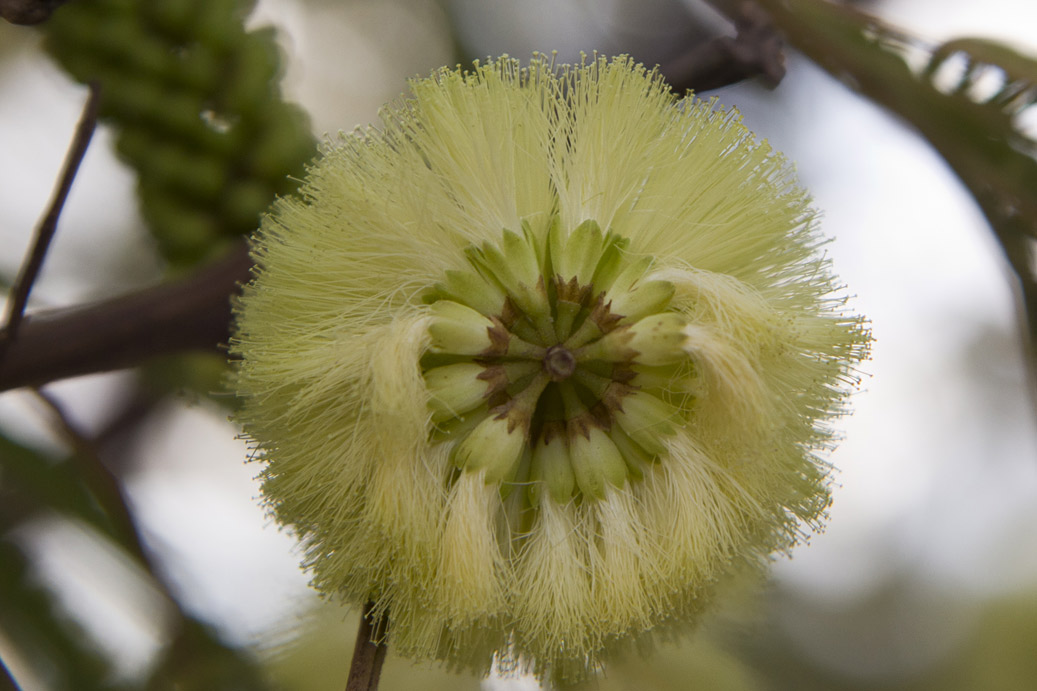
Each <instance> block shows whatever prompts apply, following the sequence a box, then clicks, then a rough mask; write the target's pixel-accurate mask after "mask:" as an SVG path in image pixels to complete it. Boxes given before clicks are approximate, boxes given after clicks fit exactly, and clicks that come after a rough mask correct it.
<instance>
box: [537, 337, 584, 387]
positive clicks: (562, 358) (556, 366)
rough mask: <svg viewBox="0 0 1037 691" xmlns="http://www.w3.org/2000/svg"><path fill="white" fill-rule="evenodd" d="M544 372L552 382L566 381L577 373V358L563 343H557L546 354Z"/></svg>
mask: <svg viewBox="0 0 1037 691" xmlns="http://www.w3.org/2000/svg"><path fill="white" fill-rule="evenodd" d="M544 371H545V372H547V375H548V376H549V377H551V381H564V380H566V379H568V378H569V377H571V376H572V374H573V372H575V371H576V358H575V357H574V356H573V354H572V353H571V352H570V351H569V350H567V349H566V347H565V346H563V345H562V344H561V343H556V344H555V345H553V346H551V347H550V348H548V349H547V352H546V353H544Z"/></svg>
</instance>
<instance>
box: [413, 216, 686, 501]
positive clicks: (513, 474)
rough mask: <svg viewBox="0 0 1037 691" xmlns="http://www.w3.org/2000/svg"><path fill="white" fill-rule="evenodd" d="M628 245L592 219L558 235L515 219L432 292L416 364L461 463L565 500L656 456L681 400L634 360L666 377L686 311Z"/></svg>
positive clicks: (631, 473) (586, 494)
mask: <svg viewBox="0 0 1037 691" xmlns="http://www.w3.org/2000/svg"><path fill="white" fill-rule="evenodd" d="M627 244H628V243H627V241H626V240H625V239H624V238H621V237H619V236H617V235H615V234H614V233H611V232H610V233H603V232H602V230H601V228H600V227H599V226H598V224H597V223H595V222H594V221H585V222H584V223H581V224H580V225H579V226H578V227H576V228H575V229H573V230H572V231H571V232H568V233H567V232H566V231H565V230H564V229H563V228H562V227H561V226H560V224H559V223H558V221H557V219H556V220H555V221H554V222H553V223H552V225H551V226H550V228H549V230H548V231H547V233H546V234H544V237H542V238H538V237H537V235H536V234H535V233H534V232H533V231H532V230H531V229H530V227H529V226H528V225H527V224H523V227H522V229H521V232H519V233H516V232H513V231H510V230H505V231H504V232H503V237H502V240H501V242H500V243H499V244H498V245H494V244H492V243H489V242H487V243H484V244H483V245H482V246H479V247H471V248H469V249H468V250H467V251H466V253H465V258H466V259H467V263H468V267H467V268H466V269H464V270H461V271H448V272H446V276H445V278H444V280H443V281H442V282H441V283H439V284H437V285H436V286H435V287H434V288H433V289H431V290H430V291H429V292H428V294H427V295H426V302H427V303H430V310H431V314H432V319H431V321H430V324H429V327H428V331H429V340H430V345H429V348H428V351H427V352H426V354H425V355H424V357H423V358H422V371H423V373H424V377H425V384H426V387H427V388H428V390H429V393H430V407H431V409H432V421H433V423H434V424H435V425H436V431H435V433H434V435H435V436H437V437H438V438H439V439H441V440H442V441H444V442H453V443H454V447H453V452H452V453H453V461H454V463H455V464H456V465H457V467H459V468H461V469H463V470H464V471H469V472H475V471H479V470H482V471H485V478H486V482H488V483H490V482H498V483H504V482H521V483H528V492H529V499H530V501H531V502H532V503H533V504H538V503H539V502H540V501H542V500H543V497H544V495H545V490H546V495H547V496H549V497H550V498H551V499H552V500H553V501H555V502H556V503H559V504H564V503H567V502H568V501H569V500H570V499H572V498H573V497H574V496H575V497H583V498H593V499H603V498H604V497H605V496H606V491H607V488H608V487H609V486H614V487H621V486H622V485H623V484H624V482H626V481H627V480H628V479H630V480H639V479H640V478H641V477H642V476H643V468H644V467H645V465H646V464H648V463H651V462H653V461H655V460H656V459H657V458H658V457H659V456H661V455H663V454H665V451H666V446H665V443H664V441H663V438H664V437H666V436H669V435H672V434H673V433H674V426H673V425H674V424H675V421H676V420H678V419H679V415H678V411H677V409H676V408H674V406H673V405H671V403H669V402H667V401H666V400H664V399H665V396H663V397H660V396H657V395H656V393H658V390H657V389H650V388H645V389H643V388H642V387H641V386H640V384H639V383H638V381H639V378H644V375H642V373H641V372H640V371H639V370H642V369H646V368H647V370H648V371H650V372H651V373H652V374H651V376H650V377H649V378H648V379H647V380H646V381H656V380H660V379H661V380H665V379H666V378H667V377H668V376H672V375H673V374H674V373H675V372H676V371H677V369H678V368H679V367H680V366H681V365H682V364H683V363H686V362H687V361H688V354H687V351H686V349H685V345H686V342H687V340H688V336H687V335H686V326H687V321H686V319H685V318H684V317H683V316H682V315H680V314H678V313H677V312H673V311H669V310H668V308H669V304H670V299H671V298H672V297H673V294H674V286H673V285H672V284H670V283H669V282H666V281H659V280H651V279H649V278H647V274H648V271H649V269H650V268H651V264H652V262H651V260H650V259H647V258H640V259H634V260H632V259H630V258H629V257H627V256H626V255H625V253H624V250H625V249H626V247H627ZM652 377H654V379H653V378H652Z"/></svg>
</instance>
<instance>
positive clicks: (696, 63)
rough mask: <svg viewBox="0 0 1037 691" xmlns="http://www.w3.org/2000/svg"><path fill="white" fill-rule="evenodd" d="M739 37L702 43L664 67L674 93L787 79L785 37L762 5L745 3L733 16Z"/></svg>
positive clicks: (771, 82)
mask: <svg viewBox="0 0 1037 691" xmlns="http://www.w3.org/2000/svg"><path fill="white" fill-rule="evenodd" d="M729 18H730V19H731V21H732V22H734V25H735V29H736V30H737V32H738V33H737V34H736V35H735V36H734V37H733V38H732V37H730V36H722V37H720V38H715V39H713V40H711V41H708V42H706V43H702V44H699V45H697V46H695V47H694V48H692V49H691V50H689V51H688V52H686V53H684V54H683V55H681V56H680V57H679V58H676V59H675V60H672V61H670V62H668V63H666V64H665V65H663V66H662V68H661V71H662V73H663V76H665V77H666V80H667V81H668V82H669V83H670V86H671V87H673V90H674V91H676V92H678V93H682V92H684V91H688V90H691V91H696V92H699V91H710V90H712V89H719V88H720V87H723V86H728V85H730V84H736V83H738V82H740V81H742V80H744V79H750V78H752V77H762V78H763V81H764V83H766V84H767V85H768V86H770V87H771V88H773V87H775V86H777V85H778V83H779V82H780V81H781V80H782V78H783V77H784V76H785V56H784V54H783V53H782V48H783V43H782V40H781V35H780V34H779V33H778V31H777V29H776V28H775V27H774V24H773V22H772V21H771V19H770V16H769V15H768V14H767V13H766V12H765V11H764V10H762V9H761V8H760V7H759V5H756V4H755V3H751V2H747V3H743V4H742V5H741V6H740V7H739V9H738V12H737V13H735V14H732V15H730V17H729Z"/></svg>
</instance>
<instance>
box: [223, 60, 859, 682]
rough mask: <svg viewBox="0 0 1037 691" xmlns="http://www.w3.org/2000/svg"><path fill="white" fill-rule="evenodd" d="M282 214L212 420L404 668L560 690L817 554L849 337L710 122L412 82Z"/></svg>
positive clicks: (586, 93) (575, 80)
mask: <svg viewBox="0 0 1037 691" xmlns="http://www.w3.org/2000/svg"><path fill="white" fill-rule="evenodd" d="M411 91H412V94H411V97H410V98H409V99H408V100H405V101H402V102H400V103H398V104H395V105H392V106H390V107H388V108H386V109H385V111H384V112H383V114H382V118H383V121H384V124H383V127H382V128H381V129H380V130H376V129H371V130H367V131H362V132H356V133H353V134H351V135H348V136H344V137H342V138H341V139H340V140H339V141H337V142H335V143H334V144H332V145H330V146H329V147H328V148H327V149H326V151H324V154H323V156H322V158H321V159H320V160H319V161H318V162H317V163H316V164H315V165H314V166H313V168H312V169H311V170H310V173H309V176H308V178H307V180H306V182H305V184H304V185H303V187H302V191H301V197H299V198H294V197H293V198H288V199H284V200H281V201H280V202H279V203H278V204H277V205H276V206H275V208H274V210H273V212H272V213H271V214H270V216H269V217H268V218H267V219H266V220H265V222H264V224H263V228H262V231H261V233H260V234H259V236H258V238H257V240H256V241H255V245H254V254H255V258H256V260H257V263H258V265H259V270H258V272H257V274H256V277H255V279H254V281H253V282H252V283H251V284H250V285H249V286H247V288H246V290H245V296H244V298H243V299H242V301H241V303H240V305H239V308H238V326H237V335H236V339H235V346H234V350H235V352H236V353H237V354H238V355H239V356H240V358H241V362H240V365H239V367H238V380H237V386H238V390H239V392H240V394H241V395H242V396H243V399H244V404H243V405H244V408H243V411H242V412H241V415H240V419H241V421H242V422H243V424H244V427H245V429H246V432H247V434H248V435H249V437H250V438H251V439H252V440H253V441H254V443H255V444H256V445H257V447H258V448H259V450H260V452H261V454H262V457H263V458H264V459H265V461H266V468H265V471H264V474H263V478H264V484H263V493H264V496H265V499H266V501H267V502H268V504H269V506H270V507H271V508H272V510H273V512H274V514H275V515H276V517H277V519H278V520H279V521H280V522H282V523H283V524H285V525H288V526H291V527H293V528H294V530H295V531H296V532H297V533H298V535H299V536H300V537H301V538H302V540H303V543H304V545H305V547H306V566H307V567H308V568H309V569H310V570H311V572H312V574H313V577H314V584H315V585H316V587H318V588H319V589H321V590H323V591H325V592H327V593H330V594H336V595H339V596H341V597H342V598H344V599H345V600H347V601H351V602H355V603H360V602H364V601H367V600H373V601H374V602H375V604H376V609H377V610H378V611H380V612H383V613H385V614H386V615H387V616H388V617H389V619H390V622H391V623H390V628H389V631H390V634H389V635H390V643H391V644H392V645H393V646H394V647H395V649H396V650H397V651H398V652H400V653H402V654H405V655H410V656H413V657H418V658H439V659H444V660H447V661H449V662H451V663H453V664H455V665H459V666H467V667H471V668H475V669H479V670H485V669H488V668H489V666H490V664H491V663H492V661H493V660H494V659H496V660H497V661H498V662H500V661H509V660H510V661H518V662H519V663H520V664H525V665H528V666H530V667H531V668H532V669H534V670H535V671H536V672H537V673H538V674H540V675H545V674H549V675H551V676H553V677H554V678H556V679H559V680H563V681H567V680H575V679H579V678H581V677H582V676H584V675H586V674H587V673H588V671H589V670H592V669H594V668H596V667H597V666H599V665H600V664H601V663H602V660H603V655H604V653H605V651H606V650H607V649H610V648H612V647H613V646H615V645H619V644H622V643H623V642H624V641H628V640H631V639H634V638H638V637H642V636H645V635H646V634H650V633H651V632H654V631H658V630H663V629H669V628H672V627H673V626H674V625H679V624H681V623H682V622H685V621H687V620H691V619H693V617H694V613H695V612H697V611H699V610H700V609H701V605H702V602H703V601H704V600H705V599H707V598H708V595H709V592H710V590H711V588H712V586H713V585H714V584H715V583H716V582H717V581H718V580H719V579H721V578H723V577H724V576H725V575H728V574H730V573H731V572H732V571H734V570H737V569H740V568H743V567H744V566H745V565H747V564H750V565H752V564H756V565H758V564H761V563H764V562H765V561H766V559H767V556H768V555H769V554H771V553H772V552H774V551H782V550H786V549H788V548H789V547H791V546H792V545H793V544H794V543H795V542H796V541H797V539H798V538H799V537H800V536H801V535H803V534H804V533H805V532H807V531H809V530H810V529H812V528H814V527H816V526H817V525H818V523H819V521H820V520H821V518H822V514H823V512H824V510H825V508H826V507H827V505H828V501H829V495H828V491H827V466H826V465H825V463H824V462H823V461H822V460H820V459H819V457H818V456H817V455H816V454H817V453H819V452H821V451H823V450H824V449H825V448H826V447H827V446H829V445H830V442H831V433H830V431H829V430H828V428H827V426H826V420H827V418H829V417H831V416H833V415H836V414H838V413H840V412H841V411H842V400H843V397H844V395H845V392H846V389H847V388H848V387H849V386H850V384H851V383H852V373H853V367H854V365H855V364H856V363H857V362H859V360H860V359H861V358H862V357H863V356H864V353H865V350H866V345H867V340H868V338H867V334H866V331H865V329H864V328H863V327H862V323H861V321H860V319H859V318H857V317H855V316H853V315H851V314H849V313H847V312H846V311H845V309H844V307H843V303H842V301H841V300H840V299H838V298H837V297H834V296H833V289H834V285H833V279H832V277H831V274H830V273H829V269H828V266H827V263H826V261H825V260H824V259H823V258H822V257H821V256H820V255H819V253H818V252H817V245H818V244H819V239H818V237H817V236H816V234H815V229H814V217H815V215H814V212H813V211H812V210H811V209H810V207H809V205H808V200H807V198H806V197H805V195H804V194H803V193H802V192H801V191H800V190H799V189H797V188H796V187H795V184H794V181H793V179H792V175H791V173H790V171H789V168H788V166H787V164H786V163H785V162H784V160H783V159H782V158H781V157H780V156H779V155H777V154H775V153H774V152H773V151H772V150H771V149H770V148H769V147H768V146H767V144H766V143H765V142H760V141H758V140H756V139H755V138H754V137H753V136H752V135H751V134H750V133H749V132H748V131H747V130H746V129H745V128H744V127H743V126H742V125H741V123H740V122H739V120H738V118H737V117H736V116H735V115H732V114H730V113H724V112H722V111H720V110H718V109H717V108H716V106H715V104H714V103H711V102H703V101H697V100H694V99H691V98H688V99H677V98H675V97H674V96H672V95H671V94H670V92H669V90H668V88H667V87H666V85H665V84H664V83H663V82H662V81H661V79H660V78H659V77H658V75H656V74H655V73H654V72H649V71H646V70H645V69H643V68H642V67H641V66H639V65H635V64H633V63H632V62H631V61H630V60H628V59H626V58H616V59H614V60H612V61H608V60H604V59H595V60H593V61H591V62H589V63H586V64H582V65H579V66H574V67H561V68H555V67H554V66H553V65H551V64H549V63H548V62H546V61H543V60H539V59H536V60H534V61H533V62H532V63H531V64H529V65H528V66H527V67H522V66H520V65H519V64H518V63H517V62H516V61H513V60H510V59H506V58H502V59H500V60H498V61H494V62H491V63H488V64H485V65H480V66H477V68H476V69H475V70H474V71H471V72H463V71H459V70H442V71H440V72H437V73H435V74H433V75H432V76H431V77H430V78H427V79H422V80H417V81H414V82H413V83H412V84H411Z"/></svg>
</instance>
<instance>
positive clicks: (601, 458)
mask: <svg viewBox="0 0 1037 691" xmlns="http://www.w3.org/2000/svg"><path fill="white" fill-rule="evenodd" d="M569 458H570V460H571V462H572V469H573V474H574V475H575V476H576V484H577V486H578V487H579V488H580V491H581V492H582V493H583V494H584V495H585V496H588V497H593V498H595V499H604V498H605V492H606V489H607V488H608V486H609V485H612V486H613V487H622V486H623V483H624V482H626V479H627V466H626V462H625V461H624V460H623V455H622V454H621V453H620V452H619V449H617V448H616V445H615V444H614V443H613V441H612V440H611V439H609V436H608V434H606V433H605V431H604V430H602V429H600V428H598V427H589V428H586V429H585V430H577V429H573V427H572V426H570V433H569Z"/></svg>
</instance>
